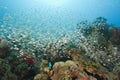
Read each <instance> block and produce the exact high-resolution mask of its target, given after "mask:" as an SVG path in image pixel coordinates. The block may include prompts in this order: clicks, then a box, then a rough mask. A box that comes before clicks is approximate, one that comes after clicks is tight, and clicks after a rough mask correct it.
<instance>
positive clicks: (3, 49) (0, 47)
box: [0, 37, 10, 58]
mask: <svg viewBox="0 0 120 80" xmlns="http://www.w3.org/2000/svg"><path fill="white" fill-rule="evenodd" d="M9 47H10V43H9V42H8V41H6V40H5V39H4V38H2V37H0V58H4V57H6V56H7V55H8V54H9Z"/></svg>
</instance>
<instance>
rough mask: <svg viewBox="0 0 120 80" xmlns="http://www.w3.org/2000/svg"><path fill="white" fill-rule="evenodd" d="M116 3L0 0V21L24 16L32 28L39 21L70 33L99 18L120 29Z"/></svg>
mask: <svg viewBox="0 0 120 80" xmlns="http://www.w3.org/2000/svg"><path fill="white" fill-rule="evenodd" d="M119 3H120V0H0V21H2V18H3V16H4V15H5V14H6V13H11V14H12V15H14V17H15V18H16V16H15V15H17V16H21V15H24V16H25V17H26V16H27V19H31V20H32V22H33V24H34V25H33V24H32V25H33V27H34V26H35V25H36V24H38V23H39V22H41V24H42V25H43V26H49V28H52V27H57V29H65V30H66V29H67V30H72V29H74V28H75V26H76V24H77V23H79V22H80V21H81V20H88V21H93V20H94V19H95V18H96V17H99V16H102V17H105V18H106V19H107V20H108V23H110V24H114V25H116V26H120V15H119V14H120V5H119ZM21 17H23V16H21ZM24 20H25V19H24ZM24 20H23V21H24ZM43 26H41V27H43Z"/></svg>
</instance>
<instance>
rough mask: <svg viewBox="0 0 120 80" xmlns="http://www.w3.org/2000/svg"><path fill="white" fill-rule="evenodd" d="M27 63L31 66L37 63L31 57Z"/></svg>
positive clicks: (28, 57)
mask: <svg viewBox="0 0 120 80" xmlns="http://www.w3.org/2000/svg"><path fill="white" fill-rule="evenodd" d="M25 62H26V63H27V64H30V65H34V64H35V61H34V59H33V58H32V57H31V56H27V57H26V60H25Z"/></svg>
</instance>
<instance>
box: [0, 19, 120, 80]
mask: <svg viewBox="0 0 120 80" xmlns="http://www.w3.org/2000/svg"><path fill="white" fill-rule="evenodd" d="M7 21H8V23H3V24H2V25H1V26H0V28H1V29H0V36H1V37H0V80H117V79H120V77H119V76H120V62H119V61H120V54H119V53H120V28H119V27H115V26H113V25H109V24H108V23H107V20H106V19H105V18H103V17H99V18H97V19H96V20H95V21H93V22H92V23H89V22H87V21H82V22H80V23H79V24H77V28H76V30H75V32H73V33H71V34H66V35H63V34H61V35H62V36H60V37H59V38H56V37H55V36H53V34H49V35H48V34H46V35H45V34H42V32H39V31H38V30H36V31H32V30H33V29H32V27H30V29H28V28H23V27H22V28H12V27H11V26H14V25H12V24H9V20H7ZM7 21H6V22H7ZM11 21H12V20H11ZM15 25H16V26H18V24H15ZM6 26H7V27H8V28H6ZM25 26H28V25H25ZM9 33H10V34H9ZM2 36H4V38H3V37H2ZM51 36H53V37H52V38H51Z"/></svg>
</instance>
